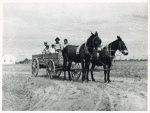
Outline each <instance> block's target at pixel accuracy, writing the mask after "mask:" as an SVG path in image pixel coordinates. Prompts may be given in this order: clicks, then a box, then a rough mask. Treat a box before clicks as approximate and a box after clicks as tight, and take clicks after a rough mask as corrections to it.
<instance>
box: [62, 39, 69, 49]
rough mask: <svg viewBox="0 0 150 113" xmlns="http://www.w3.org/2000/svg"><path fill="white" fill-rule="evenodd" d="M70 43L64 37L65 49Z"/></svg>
mask: <svg viewBox="0 0 150 113" xmlns="http://www.w3.org/2000/svg"><path fill="white" fill-rule="evenodd" d="M67 45H68V40H67V39H64V45H63V49H64V48H65V47H66V46H67Z"/></svg>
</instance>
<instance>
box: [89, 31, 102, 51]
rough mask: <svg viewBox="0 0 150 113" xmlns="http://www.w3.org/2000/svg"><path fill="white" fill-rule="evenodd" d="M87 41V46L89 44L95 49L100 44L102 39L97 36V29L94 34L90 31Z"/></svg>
mask: <svg viewBox="0 0 150 113" xmlns="http://www.w3.org/2000/svg"><path fill="white" fill-rule="evenodd" d="M89 42H90V44H89V46H91V48H95V49H96V50H97V48H98V47H99V46H100V45H101V43H102V40H101V39H100V38H99V36H98V33H97V31H96V32H95V34H93V33H92V32H91V40H89Z"/></svg>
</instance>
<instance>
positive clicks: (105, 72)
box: [104, 66, 107, 83]
mask: <svg viewBox="0 0 150 113" xmlns="http://www.w3.org/2000/svg"><path fill="white" fill-rule="evenodd" d="M104 69H106V66H104ZM106 74H107V71H106V70H104V82H105V83H106V82H107V80H106Z"/></svg>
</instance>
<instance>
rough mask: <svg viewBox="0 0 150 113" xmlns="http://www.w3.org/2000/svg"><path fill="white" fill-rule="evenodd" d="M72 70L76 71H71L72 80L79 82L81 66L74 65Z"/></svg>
mask: <svg viewBox="0 0 150 113" xmlns="http://www.w3.org/2000/svg"><path fill="white" fill-rule="evenodd" d="M71 68H72V69H74V70H73V71H71V77H72V79H74V80H78V79H79V77H80V75H81V70H80V65H79V64H78V63H77V64H73V65H72V67H71ZM76 69H78V70H76Z"/></svg>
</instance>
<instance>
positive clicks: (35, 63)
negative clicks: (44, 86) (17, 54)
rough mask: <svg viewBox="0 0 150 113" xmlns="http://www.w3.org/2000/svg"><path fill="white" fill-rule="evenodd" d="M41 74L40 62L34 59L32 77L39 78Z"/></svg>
mask: <svg viewBox="0 0 150 113" xmlns="http://www.w3.org/2000/svg"><path fill="white" fill-rule="evenodd" d="M38 72H39V61H38V59H37V58H36V59H33V60H32V76H35V77H36V76H37V75H38Z"/></svg>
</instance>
